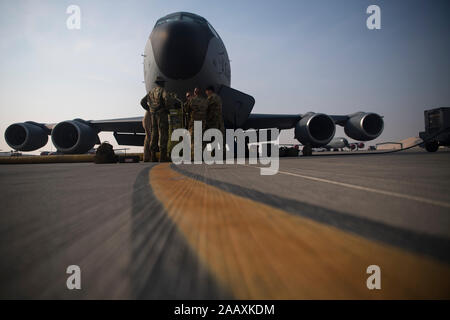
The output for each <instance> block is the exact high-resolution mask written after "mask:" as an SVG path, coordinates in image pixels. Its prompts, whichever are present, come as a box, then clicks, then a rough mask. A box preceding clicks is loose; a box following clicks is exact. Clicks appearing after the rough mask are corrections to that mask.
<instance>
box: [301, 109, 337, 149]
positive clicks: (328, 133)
mask: <svg viewBox="0 0 450 320" xmlns="http://www.w3.org/2000/svg"><path fill="white" fill-rule="evenodd" d="M335 132H336V125H335V124H334V121H333V119H331V118H330V117H329V116H327V115H326V114H323V113H308V114H306V115H305V116H304V117H303V118H302V119H301V120H300V121H299V122H298V123H297V124H296V126H295V138H296V139H297V140H298V141H300V142H301V143H302V144H304V145H306V144H309V145H311V147H321V146H324V145H327V144H328V143H329V142H330V141H331V139H333V137H334V134H335Z"/></svg>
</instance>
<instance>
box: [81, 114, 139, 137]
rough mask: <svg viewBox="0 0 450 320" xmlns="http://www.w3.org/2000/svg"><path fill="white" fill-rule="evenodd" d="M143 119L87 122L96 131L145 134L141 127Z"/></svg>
mask: <svg viewBox="0 0 450 320" xmlns="http://www.w3.org/2000/svg"><path fill="white" fill-rule="evenodd" d="M142 118H143V117H133V118H121V119H110V120H91V121H87V122H88V123H90V124H91V125H92V126H93V127H94V128H95V129H97V130H98V131H110V132H122V133H145V131H144V128H143V127H142Z"/></svg>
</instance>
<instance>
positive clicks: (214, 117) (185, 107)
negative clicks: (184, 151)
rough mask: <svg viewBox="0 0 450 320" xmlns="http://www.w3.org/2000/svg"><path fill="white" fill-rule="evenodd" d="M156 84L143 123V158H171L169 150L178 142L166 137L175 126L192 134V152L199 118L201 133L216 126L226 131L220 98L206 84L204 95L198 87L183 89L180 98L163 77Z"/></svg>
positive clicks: (223, 132) (165, 160)
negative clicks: (195, 123)
mask: <svg viewBox="0 0 450 320" xmlns="http://www.w3.org/2000/svg"><path fill="white" fill-rule="evenodd" d="M155 84H156V86H155V87H154V88H153V89H152V90H150V92H149V93H148V95H147V106H148V110H147V111H146V113H145V116H144V119H143V120H142V125H143V127H144V130H145V141H144V162H149V161H151V162H156V161H158V158H157V152H158V150H159V153H160V156H159V161H160V162H167V161H170V153H171V151H172V148H173V147H174V145H175V144H176V143H178V142H173V141H169V134H171V132H173V130H175V129H179V128H184V129H188V130H189V133H190V135H191V153H192V152H193V143H194V121H201V122H202V135H203V132H204V131H205V130H207V129H212V128H215V129H218V130H220V131H221V132H222V134H225V127H224V123H223V116H222V100H221V99H220V97H219V96H218V95H217V94H216V93H215V92H214V91H215V90H214V87H213V86H210V87H207V88H206V90H205V94H206V97H205V96H204V95H203V92H202V91H201V90H200V88H195V89H194V91H193V92H187V93H186V97H185V98H186V99H185V101H184V102H182V101H181V100H180V99H179V98H178V97H177V95H176V94H175V93H173V92H168V91H167V90H166V89H165V80H164V79H163V78H161V77H157V78H156V81H155Z"/></svg>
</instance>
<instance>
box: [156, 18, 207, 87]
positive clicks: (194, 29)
mask: <svg viewBox="0 0 450 320" xmlns="http://www.w3.org/2000/svg"><path fill="white" fill-rule="evenodd" d="M212 37H213V34H212V32H211V30H210V29H209V28H208V26H207V25H206V24H200V23H197V22H185V21H172V22H167V23H164V24H162V25H159V26H156V27H155V28H154V29H153V31H152V34H151V35H150V40H151V44H152V48H153V55H154V57H155V61H156V63H157V65H158V67H159V69H160V70H161V72H162V73H163V74H164V75H165V76H166V77H169V78H172V79H189V78H192V77H194V76H195V75H196V74H197V73H198V72H199V71H200V70H201V68H202V66H203V63H204V60H205V56H206V52H207V50H208V45H209V41H210V40H211V38H212Z"/></svg>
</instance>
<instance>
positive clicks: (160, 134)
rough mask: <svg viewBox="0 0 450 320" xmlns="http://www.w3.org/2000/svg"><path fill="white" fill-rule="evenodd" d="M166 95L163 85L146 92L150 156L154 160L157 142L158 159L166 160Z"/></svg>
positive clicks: (167, 123) (167, 131)
mask: <svg viewBox="0 0 450 320" xmlns="http://www.w3.org/2000/svg"><path fill="white" fill-rule="evenodd" d="M168 102H169V101H168V95H167V92H166V90H165V89H164V88H163V87H155V88H153V89H152V90H151V91H150V92H149V93H148V104H149V106H150V115H151V126H152V128H153V130H152V131H151V142H150V150H151V158H152V161H156V152H157V150H158V144H159V161H167V159H168V158H167V142H168V133H169V119H168V110H169V109H168Z"/></svg>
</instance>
